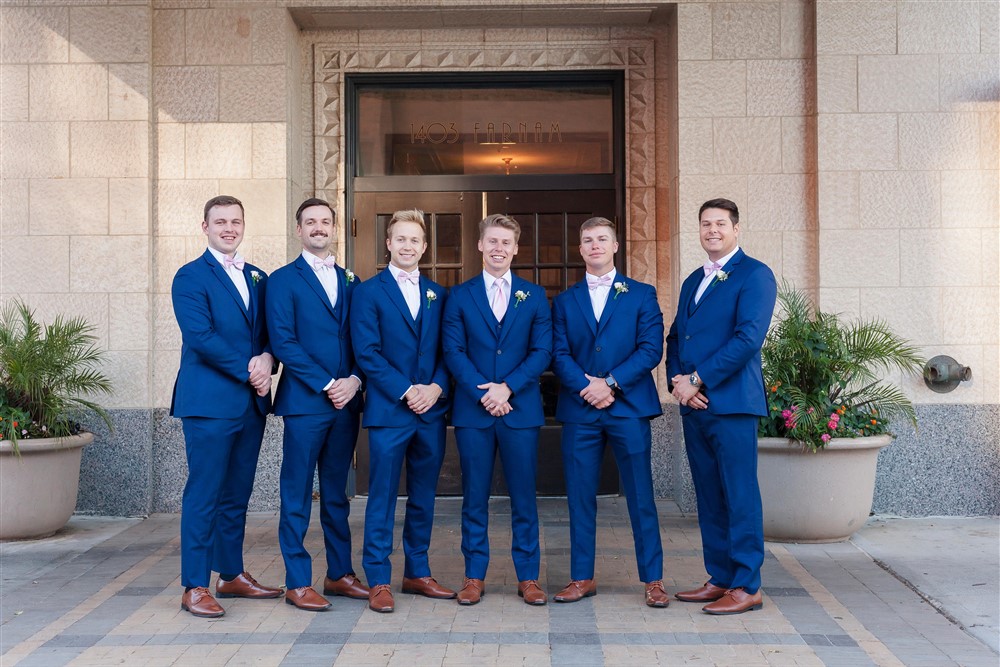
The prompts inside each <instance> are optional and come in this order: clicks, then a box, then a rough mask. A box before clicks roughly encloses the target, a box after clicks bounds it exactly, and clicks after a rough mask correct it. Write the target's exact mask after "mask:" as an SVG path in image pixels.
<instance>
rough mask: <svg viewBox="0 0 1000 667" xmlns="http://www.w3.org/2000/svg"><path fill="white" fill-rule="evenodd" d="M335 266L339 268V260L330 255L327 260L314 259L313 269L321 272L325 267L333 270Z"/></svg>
mask: <svg viewBox="0 0 1000 667" xmlns="http://www.w3.org/2000/svg"><path fill="white" fill-rule="evenodd" d="M335 266H337V260H335V259H334V258H333V255H330V256H329V257H327V258H326V259H320V258H319V257H314V258H313V268H314V269H316V270H317V271H319V270H320V269H322V268H323V267H326V268H328V269H332V268H333V267H335Z"/></svg>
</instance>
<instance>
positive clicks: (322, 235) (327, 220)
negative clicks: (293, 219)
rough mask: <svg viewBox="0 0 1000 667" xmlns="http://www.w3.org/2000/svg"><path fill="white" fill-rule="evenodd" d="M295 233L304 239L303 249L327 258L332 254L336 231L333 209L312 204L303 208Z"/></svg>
mask: <svg viewBox="0 0 1000 667" xmlns="http://www.w3.org/2000/svg"><path fill="white" fill-rule="evenodd" d="M299 218H300V220H299V222H298V223H296V225H295V233H296V234H298V237H299V240H300V241H302V249H303V250H307V251H308V252H311V253H312V254H314V255H316V256H317V257H320V258H323V259H325V258H326V257H327V256H328V255H329V254H330V246H331V245H332V244H333V235H334V232H335V231H336V225H335V223H334V218H333V211H332V210H331V209H330V207H329V206H319V205H317V206H310V207H308V208H304V209H302V212H301V214H300V215H299Z"/></svg>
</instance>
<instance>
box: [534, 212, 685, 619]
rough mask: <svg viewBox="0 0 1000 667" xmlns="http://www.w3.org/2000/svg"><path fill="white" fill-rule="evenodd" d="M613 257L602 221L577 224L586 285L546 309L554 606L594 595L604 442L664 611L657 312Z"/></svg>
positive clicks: (650, 587)
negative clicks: (554, 433)
mask: <svg viewBox="0 0 1000 667" xmlns="http://www.w3.org/2000/svg"><path fill="white" fill-rule="evenodd" d="M616 252H618V239H617V235H616V233H615V227H614V224H613V223H612V222H611V221H610V220H607V219H606V218H590V219H589V220H587V221H586V222H584V223H583V224H582V225H581V226H580V254H581V255H582V256H583V261H584V263H585V264H586V266H587V275H586V278H585V279H584V280H582V281H580V282H579V283H577V284H575V285H573V286H571V287H570V288H569V289H568V290H566V291H565V292H563V293H562V294H560V295H559V296H557V297H556V299H555V303H554V304H553V307H552V320H553V331H554V337H553V340H554V345H553V362H552V367H553V369H554V370H555V372H556V375H557V376H558V377H559V381H560V383H561V387H560V389H559V403H558V405H557V407H556V419H558V420H559V421H561V422H563V433H562V455H563V469H564V470H565V474H566V495H567V499H568V501H569V518H570V551H571V554H570V578H571V579H572V581H570V583H569V585H568V586H566V588H564V589H563V590H562V591H560V592H559V593H558V594H557V595H556V596H555V597H554V599H555V600H556V602H576V601H577V600H580V599H581V598H584V597H589V596H591V595H595V594H596V593H597V583H596V581H595V579H594V551H595V548H596V522H597V483H598V479H599V476H600V469H601V460H602V459H603V457H604V448H605V447H606V446H608V445H610V446H611V450H612V452H613V453H614V455H615V460H616V461H617V462H618V471H619V473H620V475H621V480H622V485H623V486H624V487H625V500H626V502H627V503H628V511H629V518H630V519H631V523H632V538H633V540H634V542H635V555H636V561H637V564H638V566H639V579H640V580H641V581H643V582H645V584H646V596H645V601H646V604H647V605H649V606H650V607H666V606H667V604H668V603H669V599H668V597H667V594H666V591H665V590H664V588H663V547H662V546H661V544H660V525H659V518H658V517H657V513H656V504H655V501H654V497H653V473H652V466H651V462H650V456H651V449H652V436H651V430H650V424H649V422H650V420H651V419H652V418H653V417H656V416H658V415H660V414H661V413H662V410H661V407H660V399H659V395H658V394H657V392H656V384H655V383H654V381H653V376H652V370H653V369H654V368H656V366H657V365H658V364H659V363H660V360H661V359H662V358H663V314H662V313H661V312H660V306H659V305H658V304H657V302H656V289H655V288H654V287H653V286H652V285H647V284H645V283H641V282H638V281H636V280H632V279H631V278H628V277H626V276H624V275H622V274H619V273H618V272H617V271H616V270H615V265H614V257H615V253H616Z"/></svg>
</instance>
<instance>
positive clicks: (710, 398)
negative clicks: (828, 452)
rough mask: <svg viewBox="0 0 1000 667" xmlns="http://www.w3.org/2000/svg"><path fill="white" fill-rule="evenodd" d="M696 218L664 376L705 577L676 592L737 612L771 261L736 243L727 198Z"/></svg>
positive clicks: (753, 538) (754, 519)
mask: <svg viewBox="0 0 1000 667" xmlns="http://www.w3.org/2000/svg"><path fill="white" fill-rule="evenodd" d="M698 219H699V235H700V238H701V247H702V248H704V249H705V252H706V253H708V261H707V262H706V263H705V265H704V267H699V268H698V269H697V270H695V271H694V272H693V273H692V274H691V275H690V276H688V277H687V279H686V280H685V281H684V283H683V285H682V286H681V293H680V300H679V302H678V304H677V316H676V317H675V318H674V322H673V324H672V325H671V326H670V333H669V335H668V336H667V377H668V378H670V391H671V393H672V394H673V395H674V397H675V398H676V399H677V401H678V402H679V403H680V412H681V418H682V421H683V424H684V443H685V447H686V448H687V456H688V463H689V464H690V465H691V476H692V478H693V480H694V488H695V494H696V495H697V501H698V525H699V526H700V527H701V540H702V548H703V551H704V559H705V569H706V570H707V571H708V576H709V579H708V581H707V582H705V584H704V585H703V586H701V587H700V588H696V589H693V590H689V591H683V592H681V593H677V594H676V597H677V598H678V599H679V600H684V601H685V602H707V603H708V604H706V605H705V607H703V609H704V611H705V612H707V613H709V614H741V613H743V612H746V611H751V610H754V609H760V608H761V606H762V604H763V598H762V596H761V593H760V567H761V565H762V564H763V562H764V527H763V513H762V510H761V501H760V489H759V487H758V486H757V422H758V420H759V418H760V417H763V416H765V415H766V414H767V399H766V396H765V392H764V378H763V375H762V373H761V361H760V348H761V346H762V345H763V343H764V337H765V335H766V334H767V328H768V326H769V325H770V323H771V315H772V314H773V312H774V302H775V298H776V295H777V285H776V284H775V280H774V274H773V273H772V272H771V269H769V268H768V267H767V266H766V265H765V264H763V263H761V262H759V261H757V260H756V259H753V258H752V257H749V256H747V254H746V253H744V252H743V251H742V250H741V249H740V247H739V244H738V240H739V233H740V228H739V224H740V212H739V209H738V208H737V207H736V204H734V203H733V202H731V201H730V200H728V199H712V200H710V201H707V202H705V203H704V204H702V205H701V209H700V210H699V211H698Z"/></svg>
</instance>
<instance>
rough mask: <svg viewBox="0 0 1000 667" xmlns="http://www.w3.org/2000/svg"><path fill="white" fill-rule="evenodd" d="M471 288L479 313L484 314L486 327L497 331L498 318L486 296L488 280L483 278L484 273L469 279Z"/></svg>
mask: <svg viewBox="0 0 1000 667" xmlns="http://www.w3.org/2000/svg"><path fill="white" fill-rule="evenodd" d="M469 290H470V291H471V292H472V301H473V302H474V303H475V304H476V308H478V309H479V314H480V315H482V316H483V321H484V322H485V323H486V328H487V329H489V330H490V331H496V328H497V318H496V315H494V314H493V309H492V308H490V302H489V300H488V299H487V297H486V280H485V279H484V278H483V274H482V273H480V274H479V275H478V276H476V277H475V278H473V279H472V280H471V281H469Z"/></svg>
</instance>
